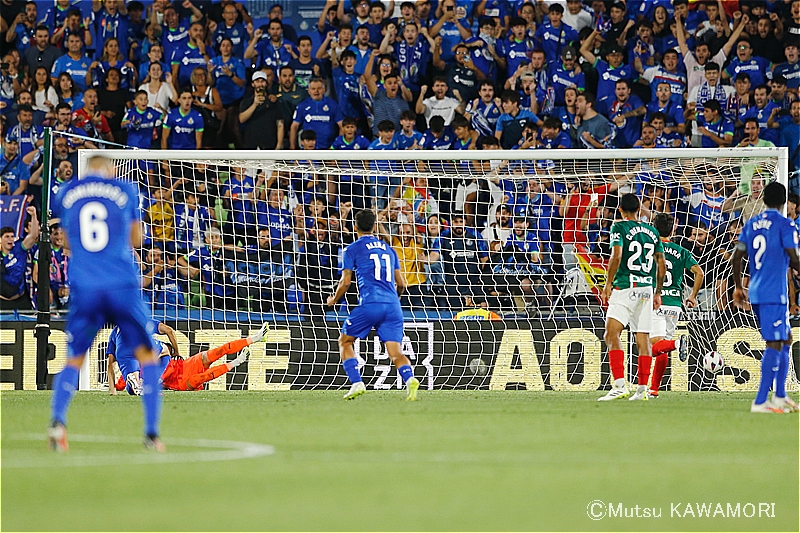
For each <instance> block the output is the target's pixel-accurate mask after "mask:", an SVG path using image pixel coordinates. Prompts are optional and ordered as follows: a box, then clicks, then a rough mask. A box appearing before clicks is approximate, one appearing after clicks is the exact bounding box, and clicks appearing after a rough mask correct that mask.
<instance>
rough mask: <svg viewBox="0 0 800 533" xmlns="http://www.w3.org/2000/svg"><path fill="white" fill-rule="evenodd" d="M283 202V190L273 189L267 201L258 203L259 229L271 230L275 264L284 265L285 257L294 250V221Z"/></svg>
mask: <svg viewBox="0 0 800 533" xmlns="http://www.w3.org/2000/svg"><path fill="white" fill-rule="evenodd" d="M283 200H284V192H283V190H281V189H277V188H272V189H270V190H269V191H268V192H267V201H264V200H259V201H258V202H257V203H256V212H257V223H258V227H259V228H260V229H264V228H266V229H268V230H269V235H270V241H269V246H270V250H271V251H272V261H273V262H275V263H283V262H284V260H283V258H284V256H285V255H286V254H291V253H292V251H293V250H294V234H295V229H294V221H293V218H292V214H291V213H290V212H289V211H288V210H286V209H284V208H283Z"/></svg>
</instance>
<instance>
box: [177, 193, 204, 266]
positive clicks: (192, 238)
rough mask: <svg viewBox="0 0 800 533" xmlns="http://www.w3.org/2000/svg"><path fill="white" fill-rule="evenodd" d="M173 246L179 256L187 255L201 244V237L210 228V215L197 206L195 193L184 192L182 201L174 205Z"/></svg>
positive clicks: (202, 207)
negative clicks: (174, 245)
mask: <svg viewBox="0 0 800 533" xmlns="http://www.w3.org/2000/svg"><path fill="white" fill-rule="evenodd" d="M174 211H175V244H176V247H177V250H178V252H179V253H180V254H187V253H189V252H190V251H191V250H193V249H195V248H199V247H200V246H202V244H203V235H205V232H206V231H207V230H208V229H209V228H211V225H212V220H211V214H210V213H209V211H208V209H207V208H206V207H205V206H202V205H198V203H197V193H195V192H194V190H193V189H189V190H187V191H186V193H185V196H184V201H183V202H181V203H177V204H176V205H175V209H174Z"/></svg>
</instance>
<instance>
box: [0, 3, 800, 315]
mask: <svg viewBox="0 0 800 533" xmlns="http://www.w3.org/2000/svg"><path fill="white" fill-rule="evenodd" d="M144 4H147V5H144ZM0 6H2V21H1V22H0V55H2V64H0V113H2V138H3V144H2V156H0V180H2V182H1V183H0V195H2V194H6V195H8V194H11V195H28V197H29V201H30V203H31V205H33V206H35V207H37V208H38V207H40V205H41V195H42V191H41V184H42V171H43V159H44V158H43V153H42V152H43V128H44V127H51V128H53V130H54V131H56V132H63V133H65V134H68V135H64V136H61V135H56V136H55V138H54V143H53V144H54V146H53V150H54V153H53V158H54V162H53V176H52V177H51V180H50V182H51V192H53V193H57V191H58V188H59V187H60V186H62V185H63V184H64V182H66V181H68V180H70V179H71V178H72V176H73V173H74V172H75V171H76V169H77V166H76V165H77V151H78V150H80V149H83V148H103V147H113V146H115V144H121V145H126V146H130V147H135V148H147V149H150V148H152V149H159V148H160V149H187V150H202V149H263V150H284V149H286V150H309V149H318V150H319V149H333V150H386V149H397V150H443V149H453V150H495V149H519V150H535V149H539V148H549V149H564V148H585V149H605V150H609V149H618V148H639V147H640V148H678V147H704V148H716V147H730V146H742V147H749V146H758V147H762V146H786V147H788V148H789V152H790V171H795V170H796V169H800V99H799V98H798V88H799V87H800V62H799V55H800V52H799V47H800V0H769V1H752V2H751V1H736V0H733V1H730V0H724V1H723V0H707V1H692V2H689V1H687V0H631V1H629V2H624V1H616V2H611V1H603V0H594V1H589V0H583V1H582V0H566V1H561V0H556V1H552V0H534V1H531V0H529V1H523V0H416V1H404V2H395V1H394V0H387V1H383V2H382V1H373V2H369V1H368V0H325V2H324V6H323V2H322V0H320V7H321V8H322V9H321V14H320V18H319V21H318V23H317V27H316V28H312V29H311V31H316V32H318V36H316V37H317V38H315V39H312V38H311V37H309V36H308V35H299V36H298V32H297V29H296V28H294V27H293V26H292V25H290V24H287V23H286V22H285V21H284V20H283V11H282V8H281V6H280V5H279V4H276V5H275V6H273V8H272V9H271V10H270V12H269V20H268V22H267V23H265V24H263V25H261V26H260V27H256V26H255V25H254V23H253V19H252V18H251V16H250V14H249V13H248V10H247V6H246V3H240V2H234V1H231V0H222V1H211V0H184V1H176V2H169V1H168V0H154V1H153V2H145V3H141V2H139V1H136V0H134V1H130V2H123V1H122V0H105V1H101V0H93V1H91V2H89V1H88V0H86V1H83V2H75V1H71V0H56V1H55V3H54V5H53V6H52V8H50V9H48V10H47V11H46V12H45V13H41V12H39V11H38V9H37V3H35V2H20V1H16V0H14V1H11V0H0ZM315 42H319V43H320V44H319V46H315V45H314V43H315ZM307 163H308V165H309V166H312V167H313V166H314V165H315V162H314V161H310V162H307ZM495 163H498V162H490V161H486V162H484V163H481V162H476V163H475V165H474V167H471V168H469V169H468V171H467V172H455V173H452V176H449V175H448V172H447V171H446V169H444V170H442V172H434V173H432V174H431V175H432V176H433V177H432V178H431V180H430V181H431V182H430V183H428V181H427V180H426V179H425V178H424V177H416V178H414V179H412V178H403V176H402V168H400V169H399V170H400V172H395V170H397V169H396V168H394V167H392V168H385V169H381V168H378V170H388V172H386V174H385V175H379V176H377V177H376V178H375V179H372V180H368V179H361V178H360V177H357V176H348V175H347V174H346V173H345V174H342V173H339V174H335V173H334V174H331V175H326V174H324V173H311V172H309V173H305V174H304V173H297V174H293V173H288V174H285V175H284V174H280V175H267V174H265V173H263V172H250V171H249V170H247V169H243V168H230V167H227V168H224V167H208V166H206V165H203V164H194V165H193V164H177V163H172V164H169V163H167V162H165V163H163V164H161V165H158V164H155V165H153V164H142V165H140V170H141V174H142V178H141V181H142V183H143V185H144V186H143V187H142V194H143V199H142V212H143V218H144V220H145V221H146V222H147V224H148V228H149V231H148V242H147V247H146V248H145V249H143V250H141V253H140V258H141V264H142V266H143V274H144V276H143V279H144V281H143V283H144V286H145V291H146V292H147V293H148V296H149V297H150V298H151V299H152V300H153V302H154V305H161V306H176V307H183V306H189V305H192V304H193V302H191V301H186V295H187V293H189V291H188V290H187V287H188V285H189V284H190V280H196V281H197V282H199V283H200V285H201V290H200V291H199V293H200V294H198V295H197V296H198V297H200V298H202V299H203V300H205V305H206V306H211V307H215V308H220V309H230V310H235V309H239V310H250V311H257V312H269V311H274V312H292V311H296V312H300V311H301V310H302V312H306V313H312V314H319V313H322V312H324V308H323V302H324V298H325V296H326V295H327V294H328V293H329V292H332V288H333V285H334V284H335V282H336V280H337V279H338V275H339V270H338V268H339V257H340V254H341V249H342V247H343V246H344V245H346V244H348V243H349V242H351V241H352V239H353V236H354V233H353V227H352V220H353V213H354V210H358V209H361V208H364V207H372V208H374V209H376V211H377V212H378V213H379V220H380V232H381V233H382V234H384V235H385V236H386V238H387V239H390V240H391V241H392V242H393V245H394V246H395V248H396V249H397V251H398V253H399V255H400V258H401V262H402V265H403V270H404V272H405V273H406V276H407V277H408V278H409V279H410V280H411V281H410V283H409V286H410V289H409V291H408V293H407V294H406V295H404V297H403V300H404V305H406V306H407V307H409V308H418V307H443V308H448V309H461V308H464V307H474V306H477V307H482V308H489V309H494V310H502V309H504V308H505V309H507V308H509V307H510V308H512V309H513V308H514V298H515V297H516V303H517V307H524V306H527V307H528V308H529V309H538V308H545V307H547V306H548V305H550V304H551V303H552V301H553V298H554V294H555V293H557V292H558V291H559V286H560V284H561V283H562V281H563V279H562V276H563V275H564V274H565V272H566V270H568V268H569V267H570V266H572V265H574V264H575V263H576V262H577V261H578V259H577V256H579V255H581V254H583V253H586V254H589V255H592V256H594V257H598V258H603V257H606V256H607V253H608V250H607V248H608V244H607V242H608V229H609V227H610V224H611V222H612V221H613V219H614V217H615V212H616V204H615V198H616V194H617V193H616V191H617V190H618V189H619V190H625V191H628V190H632V191H635V192H637V193H640V194H641V197H642V199H643V204H644V205H645V206H646V208H647V210H648V212H649V211H651V210H652V211H662V210H669V211H672V212H674V213H675V214H676V215H677V218H678V221H679V229H678V239H679V240H681V241H682V242H685V244H686V246H687V247H689V248H690V250H692V252H693V253H695V255H696V257H697V259H698V260H699V261H701V264H703V265H704V268H707V267H709V266H710V267H714V266H715V265H717V264H719V263H720V262H721V261H722V260H726V259H725V258H726V257H727V255H726V254H727V253H728V251H729V250H730V249H731V247H732V242H734V241H735V235H736V231H737V228H738V224H739V219H740V218H741V217H743V216H745V215H747V214H748V213H752V212H755V211H754V209H758V203H757V202H758V193H759V192H760V189H761V187H762V186H763V180H762V179H761V178H758V177H754V178H752V179H748V181H747V182H746V183H744V182H738V181H737V180H733V181H732V180H731V179H730V176H729V175H727V174H726V173H725V172H722V171H720V170H718V169H715V168H712V167H708V168H707V169H706V168H704V169H702V170H701V172H702V173H703V174H704V175H705V174H707V176H705V177H704V179H703V180H701V182H702V183H704V185H703V186H699V185H692V184H691V183H689V182H688V181H686V180H682V179H680V177H673V179H674V183H672V184H671V185H667V186H664V187H660V186H656V185H654V184H642V183H634V182H631V176H630V175H627V174H626V175H623V176H622V177H621V178H620V179H618V180H608V181H607V182H606V183H604V184H601V185H598V184H597V183H598V182H593V181H592V180H589V179H585V180H579V181H576V182H575V183H572V184H565V183H559V182H557V181H553V180H550V179H548V178H547V174H548V172H547V170H548V168H550V167H548V166H547V165H542V164H541V163H542V162H539V163H537V164H536V165H534V164H531V165H529V166H525V165H522V166H521V168H522V173H523V174H530V175H529V176H528V178H529V179H516V180H504V179H502V173H503V172H504V171H506V172H513V171H517V173H520V172H519V169H513V168H511V167H513V164H512V165H509V164H508V163H503V164H501V165H500V167H498V166H497V164H495ZM482 165H483V166H482ZM503 165H506V166H507V168H506V169H505V170H504V169H503V168H502V167H503ZM428 170H434V171H435V170H436V169H430V168H428ZM482 175H487V176H488V175H494V176H495V179H484V178H482V177H480V176H482ZM470 176H474V177H470ZM790 189H791V191H792V192H793V193H794V195H793V196H792V198H793V200H792V202H790V213H793V209H794V206H795V205H796V204H797V202H796V201H795V200H796V199H797V197H796V193H797V192H798V185H797V179H796V177H795V179H793V180H791V181H790ZM29 218H30V217H29ZM32 218H33V221H36V220H38V219H37V218H36V215H35V214H34V215H33V216H32ZM28 222H29V223H30V222H31V221H30V220H29V221H28ZM34 225H35V224H34ZM8 229H9V228H3V229H2V232H3V235H0V238H1V239H2V253H3V275H2V279H3V291H2V294H0V304H2V306H3V307H4V308H26V307H29V306H30V305H32V303H35V294H36V287H35V283H34V280H35V279H36V278H35V275H33V273H34V272H35V269H36V264H37V259H36V252H35V246H30V242H29V241H31V239H28V237H29V236H30V233H28V232H27V230H26V231H25V232H23V234H22V235H16V232H15V231H14V229H13V228H10V229H11V234H10V236H8V234H9V232H8V231H7V230H8ZM51 232H52V234H51V240H52V242H53V255H52V257H51V263H52V264H53V265H55V266H54V267H51V297H50V300H51V302H52V305H53V306H54V307H56V308H65V307H66V306H67V305H68V297H69V289H68V280H67V269H66V265H67V263H68V260H69V259H68V258H69V254H68V251H65V250H64V243H63V236H62V235H60V229H59V228H58V226H57V225H55V226H53V227H52V228H51ZM446 258H459V260H458V261H453V260H448V259H446ZM721 258H722V259H721ZM462 260H463V261H462ZM717 269H718V270H719V272H720V275H719V276H718V277H717V278H714V277H712V276H707V280H708V281H707V289H708V290H707V292H708V293H709V296H708V298H707V303H706V304H705V305H706V307H707V308H724V307H725V306H727V305H728V303H727V293H728V292H729V287H727V286H726V275H725V274H724V271H725V268H723V267H717ZM31 299H33V300H34V302H31Z"/></svg>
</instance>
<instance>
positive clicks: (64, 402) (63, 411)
mask: <svg viewBox="0 0 800 533" xmlns="http://www.w3.org/2000/svg"><path fill="white" fill-rule="evenodd" d="M80 377H81V371H80V370H79V369H77V368H73V367H71V366H69V365H67V366H65V367H64V369H63V370H62V371H61V372H59V373H58V375H57V376H56V379H54V380H53V396H52V397H51V398H50V413H51V415H50V419H51V422H60V423H61V424H64V425H65V426H66V425H67V410H68V409H69V404H70V402H71V401H72V398H73V397H74V396H75V392H76V391H77V390H78V381H79V380H80ZM112 387H113V385H112Z"/></svg>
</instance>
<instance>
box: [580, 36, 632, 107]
mask: <svg viewBox="0 0 800 533" xmlns="http://www.w3.org/2000/svg"><path fill="white" fill-rule="evenodd" d="M598 36H599V32H598V31H597V30H594V31H593V32H592V33H591V34H590V35H589V37H587V38H586V40H585V41H584V42H583V44H582V45H581V55H582V56H583V58H584V59H585V60H586V61H587V62H588V63H589V64H590V65H591V66H593V67H594V68H595V69H596V70H597V76H598V82H597V102H598V105H603V104H602V103H603V102H605V101H606V100H608V99H609V98H611V99H612V100H613V99H614V92H615V91H616V85H617V82H618V81H619V80H623V79H626V80H629V81H631V82H633V76H634V72H635V70H634V69H633V68H632V67H630V66H628V65H623V64H622V58H623V55H622V48H620V47H619V46H617V45H615V44H612V45H611V46H609V47H608V51H607V53H606V60H605V61H604V60H602V59H599V58H598V57H597V56H595V55H594V54H593V53H592V47H593V46H594V41H595V39H596V38H597V37H598Z"/></svg>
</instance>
